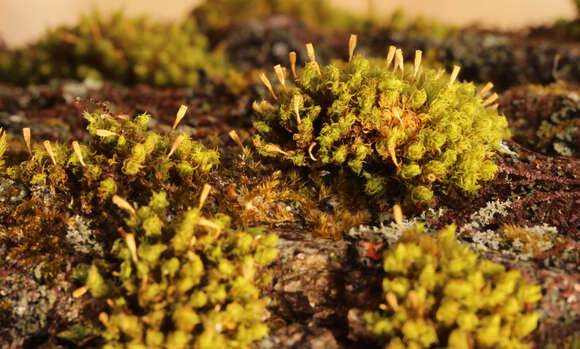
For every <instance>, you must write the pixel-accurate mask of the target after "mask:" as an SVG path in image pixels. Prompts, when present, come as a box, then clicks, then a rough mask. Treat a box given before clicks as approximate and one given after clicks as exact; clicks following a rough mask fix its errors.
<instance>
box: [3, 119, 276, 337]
mask: <svg viewBox="0 0 580 349" xmlns="http://www.w3.org/2000/svg"><path fill="white" fill-rule="evenodd" d="M184 111H185V109H182V110H180V113H178V118H177V120H176V124H175V125H174V128H175V126H176V125H177V124H178V122H179V119H180V118H181V117H183V115H184ZM85 118H86V119H87V120H88V122H89V125H88V127H87V129H88V131H89V135H90V139H89V142H88V145H81V144H79V143H77V142H73V144H72V147H69V146H65V145H63V144H51V143H50V142H48V141H45V142H44V143H43V144H42V145H39V144H32V145H31V146H30V152H31V154H30V155H31V156H30V159H28V160H25V161H22V162H21V163H19V164H16V165H13V166H9V167H8V168H7V169H6V170H5V171H6V174H7V175H8V176H9V177H10V178H11V179H12V180H14V181H15V182H17V183H23V184H26V185H29V186H33V185H41V186H48V187H50V188H51V190H52V191H54V192H56V193H57V194H59V195H62V197H61V199H62V202H64V203H65V205H67V208H64V207H62V208H61V209H62V210H63V211H67V210H68V209H71V208H72V210H73V211H76V212H83V213H86V214H88V213H92V214H91V217H92V219H93V228H97V229H98V228H99V227H101V228H103V227H104V229H106V231H108V232H110V227H111V226H113V227H115V230H117V231H118V235H117V236H116V237H115V236H113V237H110V234H108V235H109V236H108V239H109V240H108V241H105V242H109V245H111V246H112V250H111V253H112V255H113V258H111V257H110V256H109V257H107V259H100V258H95V259H93V263H92V266H91V267H90V268H88V266H86V265H83V264H80V265H79V266H78V267H77V268H76V273H75V279H77V280H82V281H83V282H86V286H87V288H88V290H89V291H90V293H91V294H92V295H93V296H94V297H96V298H101V299H102V300H103V301H105V300H106V302H107V303H108V305H109V306H110V311H109V312H108V313H102V314H101V315H100V320H101V322H102V323H103V325H104V326H105V330H104V333H103V334H102V336H103V338H104V340H105V342H106V344H105V347H106V348H117V347H123V346H124V345H129V346H133V347H152V346H156V347H168V348H180V347H188V346H193V345H195V346H196V347H197V348H247V347H249V345H250V344H251V343H252V342H253V341H255V340H257V339H260V338H262V337H264V336H265V335H266V334H267V332H268V328H267V326H266V325H265V324H263V323H262V320H261V319H262V318H263V313H264V308H265V305H266V301H265V300H264V299H262V298H260V292H259V286H261V285H263V284H265V283H267V282H269V277H268V274H267V273H265V272H264V271H263V270H262V268H263V267H264V266H265V265H267V264H269V263H270V262H272V260H273V259H275V258H276V254H277V252H276V249H275V247H274V246H275V245H276V243H277V241H278V237H277V235H275V234H265V233H264V232H262V230H261V229H260V228H251V229H246V230H245V231H238V230H234V229H232V228H230V218H229V217H228V216H226V215H223V214H219V213H218V214H216V215H215V216H213V218H205V217H204V214H203V213H202V208H203V205H204V201H205V199H206V198H207V195H208V194H209V189H210V187H209V186H207V185H205V186H204V187H203V189H201V188H200V187H199V183H200V182H201V181H203V180H204V176H206V175H207V174H209V173H210V172H211V171H212V169H213V168H215V167H216V166H217V165H218V162H219V156H218V153H217V152H216V151H214V150H209V149H207V148H205V147H204V146H203V145H201V144H200V143H197V142H195V141H192V140H191V139H190V138H189V137H188V136H186V135H185V134H174V133H173V131H172V132H171V133H170V134H168V135H160V134H158V133H155V132H151V131H147V124H148V121H149V116H148V115H146V114H142V115H138V116H137V117H135V118H133V119H131V118H129V117H127V116H122V115H121V116H113V115H109V114H102V113H93V114H85ZM25 134H26V132H25ZM2 144H5V136H2V137H0V151H2V149H3V147H2ZM0 155H1V153H0ZM200 193H201V194H200ZM198 201H199V205H198V206H197V207H196V208H192V203H194V202H198ZM66 203H70V204H66ZM119 208H121V209H122V210H123V211H119ZM123 212H127V213H128V216H126V215H125V213H123ZM61 215H62V213H60V214H58V216H61ZM123 216H126V217H125V219H123ZM42 231H45V232H46V227H45V228H42ZM37 233H40V232H37ZM55 236H56V235H55ZM90 237H91V238H92V237H93V236H90ZM49 238H50V239H52V237H49ZM113 240H114V241H113ZM111 242H112V243H111ZM81 329H83V328H81ZM71 331H72V330H71ZM73 332H74V333H72V335H73V337H74V338H76V337H75V336H77V334H78V333H76V332H78V331H76V332H75V331H73ZM91 333H92V332H91ZM69 335H71V334H70V333H69ZM78 336H81V337H82V334H78Z"/></svg>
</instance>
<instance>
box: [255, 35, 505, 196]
mask: <svg viewBox="0 0 580 349" xmlns="http://www.w3.org/2000/svg"><path fill="white" fill-rule="evenodd" d="M352 49H354V47H352ZM390 51H391V52H390V53H389V58H388V59H387V63H385V62H384V61H382V60H375V59H367V58H363V57H360V56H355V57H353V58H352V60H351V61H350V62H349V63H342V62H337V63H334V64H330V65H328V66H319V65H318V64H317V63H316V61H315V57H314V52H313V49H311V60H312V62H310V63H309V64H307V65H306V67H305V68H304V69H303V70H302V72H301V73H300V74H299V75H298V76H297V77H296V78H295V79H294V83H295V86H288V85H286V83H285V82H284V76H283V75H284V71H283V70H282V68H280V67H278V69H277V75H278V77H279V80H280V81H281V82H284V83H283V84H281V86H278V87H277V88H276V89H275V90H274V89H273V88H272V89H271V93H272V95H273V97H274V99H275V103H274V104H272V103H270V102H268V101H262V102H260V103H255V105H254V110H255V114H256V118H257V121H256V122H255V123H254V127H255V129H256V131H257V133H258V135H257V136H256V137H255V139H254V144H255V145H256V147H257V149H258V150H259V152H260V153H261V154H262V155H264V156H274V157H281V158H283V159H285V160H290V161H291V162H292V163H293V164H294V165H296V166H305V167H308V168H312V169H320V168H331V169H332V168H334V169H333V171H336V168H348V169H350V170H351V171H352V172H353V173H354V174H356V175H358V176H361V177H364V178H365V179H366V185H365V188H364V189H365V192H366V193H367V194H384V193H385V192H386V191H387V187H388V186H389V185H390V184H393V183H395V182H402V183H403V184H404V186H405V187H406V194H405V196H406V198H407V200H408V201H409V202H412V203H420V202H428V201H429V200H430V199H431V197H432V196H433V191H432V189H433V188H434V187H437V186H439V187H443V186H446V185H454V186H457V187H459V188H461V189H463V190H465V191H467V192H470V193H475V192H477V190H478V189H479V187H480V185H479V182H480V181H488V180H491V179H492V178H493V177H494V175H495V172H496V170H497V166H496V165H495V164H494V162H493V161H492V160H491V156H492V154H493V150H494V148H496V147H498V146H499V142H500V141H501V139H503V138H504V137H507V136H509V130H508V128H507V121H506V119H505V118H504V117H503V116H500V115H498V113H497V110H496V108H495V106H489V104H490V103H492V102H493V101H494V100H495V98H496V97H497V95H496V94H493V95H492V96H490V97H489V98H488V99H486V100H484V99H483V97H485V93H487V91H488V90H489V89H488V88H485V89H484V90H482V91H480V92H483V93H478V94H476V87H475V85H474V84H472V83H464V82H454V80H455V77H456V75H457V73H458V69H457V70H456V71H455V72H454V74H452V76H451V77H450V76H448V75H443V74H442V71H440V72H439V73H438V72H435V71H434V70H431V69H422V68H421V67H420V52H418V56H417V59H416V60H415V62H416V64H415V66H414V67H412V66H407V67H405V66H404V65H403V58H402V52H401V51H400V50H397V51H396V54H395V48H394V47H391V50H390ZM393 57H395V58H394V62H395V63H394V67H393V69H391V68H390V63H391V61H392V60H393ZM292 70H294V67H292ZM263 78H264V79H265V80H264V81H265V83H266V85H267V86H268V85H270V83H269V81H267V79H266V77H265V76H264V77H263Z"/></svg>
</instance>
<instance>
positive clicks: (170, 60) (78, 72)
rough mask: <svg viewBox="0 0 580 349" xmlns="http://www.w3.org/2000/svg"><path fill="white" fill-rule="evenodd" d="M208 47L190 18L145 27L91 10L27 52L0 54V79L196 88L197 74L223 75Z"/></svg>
mask: <svg viewBox="0 0 580 349" xmlns="http://www.w3.org/2000/svg"><path fill="white" fill-rule="evenodd" d="M208 46H209V44H208V42H207V38H206V37H205V36H204V35H202V34H201V33H199V32H198V30H197V27H196V25H195V22H194V21H193V20H191V19H190V20H187V21H185V22H184V23H181V24H169V23H168V24H164V23H150V22H149V21H148V20H147V18H145V17H141V18H131V17H126V16H124V15H122V14H121V13H116V14H114V15H112V16H102V15H101V14H99V13H97V12H94V13H92V14H90V15H85V16H83V17H82V18H81V20H80V22H79V23H78V24H77V25H76V26H73V27H60V28H57V29H55V30H52V31H49V32H47V33H46V34H45V35H44V37H42V38H41V39H40V40H39V41H38V42H36V43H35V44H34V45H32V46H30V47H28V48H25V49H22V50H16V51H4V52H2V51H0V81H5V82H11V83H38V82H46V81H48V80H50V79H53V78H69V79H85V78H89V77H90V78H93V79H97V80H102V79H107V80H111V81H117V82H121V83H125V84H134V83H140V82H142V83H149V84H153V85H157V86H197V85H198V83H199V81H200V79H201V78H202V76H203V75H206V74H207V75H210V76H214V75H223V74H224V72H225V69H226V61H225V58H224V56H223V55H222V54H221V53H219V52H209V47H208ZM202 71H204V72H202Z"/></svg>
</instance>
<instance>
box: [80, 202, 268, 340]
mask: <svg viewBox="0 0 580 349" xmlns="http://www.w3.org/2000/svg"><path fill="white" fill-rule="evenodd" d="M168 205H169V203H168V202H167V201H166V198H165V196H164V195H163V193H156V194H154V195H153V196H152V197H151V201H150V203H149V205H148V206H143V207H140V208H138V209H137V211H136V213H135V214H132V215H131V216H130V217H129V218H128V219H126V225H127V227H128V231H127V233H128V235H127V236H132V237H134V239H135V240H136V241H137V243H136V247H135V248H132V247H131V243H128V242H127V241H128V239H127V238H126V237H127V236H126V237H125V239H122V238H119V239H118V240H117V241H116V242H115V245H114V247H113V253H114V255H115V256H116V257H117V258H119V259H120V260H121V264H120V267H119V269H118V271H117V272H116V273H115V274H114V275H115V277H114V280H111V281H114V282H111V281H106V280H105V278H104V277H103V276H101V274H100V272H99V270H98V269H97V267H96V266H93V267H92V268H91V270H90V272H89V274H88V278H87V286H88V288H89V290H90V291H91V293H92V294H93V295H94V296H97V297H102V298H105V297H111V300H109V301H108V303H109V305H110V306H111V309H110V310H109V312H108V314H106V313H102V314H101V315H100V320H101V322H102V323H103V324H104V325H105V327H106V330H105V332H104V334H103V336H104V338H105V340H106V345H105V346H104V348H124V347H126V346H129V347H131V348H161V347H163V348H193V347H194V348H199V349H204V348H205V349H213V348H218V349H219V348H224V349H225V348H248V347H249V345H250V344H251V343H252V342H254V341H255V340H257V339H261V338H262V337H264V336H265V335H266V334H267V333H268V327H267V326H266V325H265V324H264V323H262V317H263V315H264V310H265V305H266V302H265V300H264V299H261V298H260V292H259V289H258V285H259V284H261V283H263V282H268V281H269V279H268V274H263V273H261V269H262V267H263V266H265V265H267V264H269V263H270V262H271V261H272V260H273V259H274V258H276V249H275V247H274V246H275V245H276V243H277V241H278V237H277V235H275V234H267V235H266V234H262V232H261V231H260V230H259V229H252V230H248V231H246V232H243V231H235V230H232V229H230V227H229V217H227V216H224V215H218V216H216V218H215V219H212V220H209V219H205V218H203V217H202V216H201V214H200V210H199V209H198V208H195V209H189V210H187V211H186V212H185V213H184V214H183V215H182V216H180V217H179V218H177V219H173V222H171V223H169V222H168V221H167V217H170V214H169V213H170V212H168V211H167V210H166V208H167V206H168ZM114 284H119V285H120V286H119V287H118V288H115V287H112V286H111V285H114Z"/></svg>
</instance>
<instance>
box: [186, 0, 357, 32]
mask: <svg viewBox="0 0 580 349" xmlns="http://www.w3.org/2000/svg"><path fill="white" fill-rule="evenodd" d="M275 15H286V16H290V17H294V18H296V19H297V20H300V21H303V22H305V23H306V24H309V25H312V26H317V27H321V26H322V27H323V28H330V29H352V28H354V27H361V26H362V24H363V23H364V19H362V18H359V17H357V16H355V15H352V14H350V13H348V12H346V11H341V10H338V9H334V8H332V6H331V5H330V2H329V1H328V0H311V1H300V0H211V1H209V0H208V1H205V2H204V3H203V4H201V5H199V6H197V7H196V8H195V9H194V10H193V11H192V17H193V18H195V19H196V21H197V22H198V23H199V24H200V26H201V27H202V28H205V29H207V30H209V31H211V30H219V29H220V28H224V27H226V26H228V25H230V24H234V23H242V22H248V21H250V20H254V19H263V18H267V17H271V16H275Z"/></svg>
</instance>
